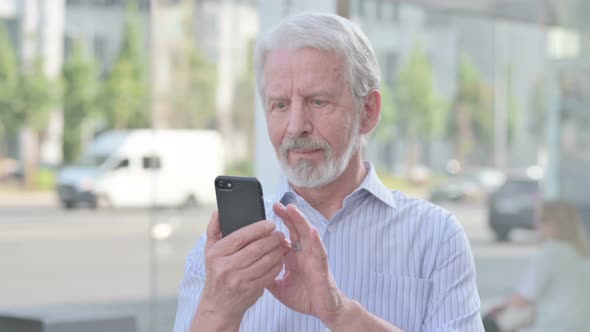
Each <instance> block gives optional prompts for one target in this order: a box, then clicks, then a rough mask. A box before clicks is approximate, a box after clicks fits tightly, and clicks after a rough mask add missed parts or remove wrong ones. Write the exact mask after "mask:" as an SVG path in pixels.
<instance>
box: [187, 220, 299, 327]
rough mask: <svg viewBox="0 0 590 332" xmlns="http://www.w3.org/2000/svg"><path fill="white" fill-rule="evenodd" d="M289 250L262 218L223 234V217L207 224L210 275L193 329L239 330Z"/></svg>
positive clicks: (283, 237) (276, 273) (273, 228)
mask: <svg viewBox="0 0 590 332" xmlns="http://www.w3.org/2000/svg"><path fill="white" fill-rule="evenodd" d="M288 251H289V245H288V241H287V240H285V235H284V234H283V233H281V232H278V231H275V225H274V223H272V222H270V221H259V222H257V223H254V224H252V225H249V226H246V227H244V228H241V229H240V230H237V231H235V232H233V233H231V234H230V235H228V236H227V237H225V238H222V237H221V230H220V227H219V216H218V213H217V212H214V213H213V216H212V217H211V220H210V221H209V226H208V227H207V243H206V244H205V268H206V271H207V277H206V280H205V286H204V288H203V294H202V295H201V301H200V303H199V307H198V309H197V312H196V313H195V318H194V320H193V324H192V330H195V331H196V330H202V331H205V330H206V331H214V330H224V331H227V330H236V331H237V330H238V328H239V326H240V322H241V320H242V317H243V316H244V313H245V312H246V310H248V308H250V307H251V306H252V305H253V304H254V303H255V302H256V300H258V298H259V297H260V296H262V293H263V292H264V288H265V287H269V286H270V285H272V284H273V282H274V280H275V278H276V277H277V276H278V275H279V273H280V272H281V270H282V267H283V262H282V258H283V256H284V255H285V254H286V253H287V252H288Z"/></svg>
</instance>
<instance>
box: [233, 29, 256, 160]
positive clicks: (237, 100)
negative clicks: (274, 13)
mask: <svg viewBox="0 0 590 332" xmlns="http://www.w3.org/2000/svg"><path fill="white" fill-rule="evenodd" d="M254 45H255V42H254V41H253V40H252V41H250V43H249V44H248V60H247V62H246V63H247V67H246V71H245V72H244V74H242V76H241V77H240V79H239V80H238V82H237V83H236V86H235V88H234V100H233V105H232V122H233V124H232V127H233V128H234V129H235V131H236V132H241V133H244V135H245V136H246V140H247V146H248V151H247V156H248V158H249V159H250V160H253V158H254V126H255V124H254V119H255V118H256V116H255V115H256V114H255V112H256V78H255V74H254V60H253V54H254Z"/></svg>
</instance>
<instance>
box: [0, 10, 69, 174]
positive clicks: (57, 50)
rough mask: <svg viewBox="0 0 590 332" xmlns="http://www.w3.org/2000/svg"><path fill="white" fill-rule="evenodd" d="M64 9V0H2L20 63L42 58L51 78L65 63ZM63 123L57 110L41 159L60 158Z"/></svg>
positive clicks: (2, 16) (0, 14) (3, 14)
mask: <svg viewBox="0 0 590 332" xmlns="http://www.w3.org/2000/svg"><path fill="white" fill-rule="evenodd" d="M64 10H65V7H64V0H53V1H44V0H2V1H0V20H1V21H4V22H5V23H7V26H8V30H9V33H10V35H11V37H12V40H13V44H14V46H15V50H16V53H17V56H18V59H19V61H20V63H21V65H23V66H27V65H28V64H30V63H32V62H33V61H35V60H37V59H41V60H42V61H43V66H44V70H45V73H46V74H47V76H48V77H49V78H50V79H55V78H57V77H59V75H60V73H61V67H62V64H63V58H64V57H63V35H64V32H63V31H64ZM62 127H63V121H62V117H61V112H60V111H59V110H56V111H55V112H53V114H52V115H51V118H50V121H49V125H48V128H47V131H46V134H45V135H44V140H43V141H42V142H41V145H40V152H41V155H40V158H41V159H40V161H41V163H43V164H47V165H57V164H59V163H60V162H61V137H62V130H63V128H62ZM23 139H26V137H25V136H24V135H21V141H22V140H23ZM16 150H18V148H16ZM22 153H23V152H22V151H21V152H20V154H21V155H22Z"/></svg>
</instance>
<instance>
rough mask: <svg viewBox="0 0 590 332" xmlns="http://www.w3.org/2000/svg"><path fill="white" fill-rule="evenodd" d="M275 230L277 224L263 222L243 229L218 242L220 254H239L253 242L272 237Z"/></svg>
mask: <svg viewBox="0 0 590 332" xmlns="http://www.w3.org/2000/svg"><path fill="white" fill-rule="evenodd" d="M274 230H275V224H274V223H273V222H271V221H267V220H262V221H258V222H255V223H253V224H250V225H248V226H245V227H242V228H240V229H238V230H237V231H235V232H233V233H231V234H229V235H228V236H226V237H224V238H222V239H221V240H219V241H218V243H217V246H218V247H219V250H220V251H219V254H220V255H222V256H230V255H233V254H234V253H236V252H238V251H239V250H240V249H242V248H243V247H245V246H246V245H248V244H249V243H251V242H254V241H256V240H258V239H261V238H263V237H265V236H268V235H270V234H271V233H272V232H273V231H274Z"/></svg>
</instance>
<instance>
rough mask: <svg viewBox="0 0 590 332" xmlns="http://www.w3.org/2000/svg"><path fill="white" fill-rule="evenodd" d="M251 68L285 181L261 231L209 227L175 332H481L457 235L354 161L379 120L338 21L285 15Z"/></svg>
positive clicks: (361, 50)
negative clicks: (224, 233) (225, 232)
mask: <svg viewBox="0 0 590 332" xmlns="http://www.w3.org/2000/svg"><path fill="white" fill-rule="evenodd" d="M255 68H256V74H257V75H256V79H257V85H258V90H259V94H260V96H261V98H262V100H263V103H264V106H265V117H266V122H267V129H268V134H269V137H270V140H271V142H272V145H273V147H274V149H275V152H276V156H277V158H278V160H279V162H280V165H281V169H282V171H283V173H284V175H285V177H284V180H283V183H282V185H281V188H280V190H279V192H278V195H277V196H276V197H274V198H271V199H268V200H267V199H266V198H265V200H266V211H267V220H265V221H260V222H257V223H255V224H252V225H249V226H247V227H244V228H242V229H240V230H238V231H236V232H234V233H232V234H230V235H229V236H227V237H224V238H222V237H221V234H220V228H219V218H218V214H217V213H216V212H215V213H214V214H213V216H212V217H211V220H210V221H209V225H208V229H207V232H206V234H205V235H203V237H202V238H201V239H200V241H199V242H198V244H197V245H196V247H195V248H194V249H193V250H192V252H191V253H190V254H189V257H188V259H187V263H186V270H185V276H184V279H183V281H182V284H181V288H180V294H179V302H178V311H177V316H176V323H175V328H174V331H177V332H184V331H189V330H190V331H236V330H242V331H325V330H326V329H329V330H331V331H400V330H404V331H483V326H482V322H481V317H480V312H479V310H480V300H479V295H478V293H477V288H476V279H475V268H474V262H473V257H472V254H471V249H470V247H469V243H468V240H467V238H466V235H465V232H464V230H463V228H462V226H461V225H460V224H459V223H458V221H457V220H456V218H455V217H454V216H453V215H452V214H451V213H449V212H447V211H446V210H444V209H442V208H440V207H438V206H435V205H432V204H431V203H428V202H426V201H423V200H419V199H414V198H410V197H407V196H406V195H404V194H403V193H401V192H399V191H395V190H394V191H392V190H389V189H388V188H386V187H385V185H384V184H383V183H382V182H381V181H380V180H379V178H378V177H377V175H376V172H375V169H374V167H373V165H372V164H371V163H369V162H366V161H365V162H363V160H362V159H361V155H362V153H361V149H362V143H361V142H362V141H363V137H364V136H365V135H368V134H369V133H370V132H371V131H372V130H373V129H374V128H375V126H376V125H377V123H378V121H379V118H380V113H381V94H380V92H379V87H380V78H379V76H380V71H379V67H378V64H377V60H376V57H375V54H374V52H373V50H372V46H371V45H370V43H369V41H368V39H367V37H366V36H365V35H364V34H363V32H362V31H361V30H360V29H359V28H358V27H357V26H356V25H353V24H352V23H351V22H350V21H348V20H346V19H344V18H342V17H339V16H336V15H331V14H301V15H297V16H292V17H289V18H286V19H285V20H283V21H282V22H281V23H280V24H279V25H278V27H276V28H275V29H274V30H273V31H271V32H270V34H269V35H267V36H266V37H265V38H262V39H261V40H260V41H259V43H258V45H257V48H256V54H255ZM269 158H270V156H269ZM285 234H287V236H288V237H289V241H288V240H286V235H285Z"/></svg>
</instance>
